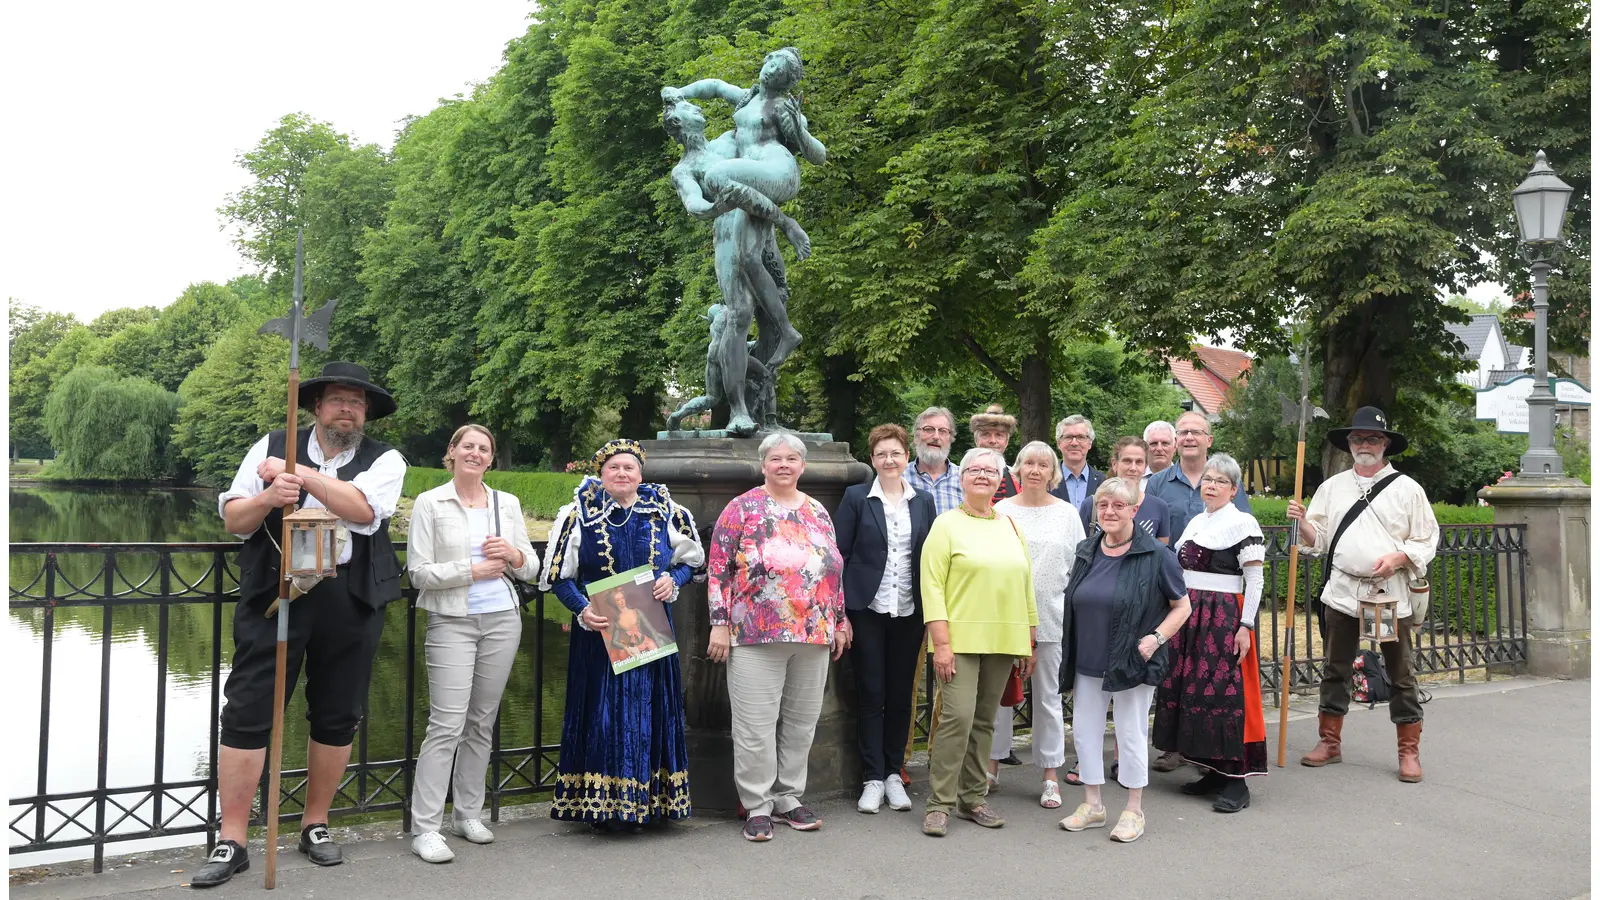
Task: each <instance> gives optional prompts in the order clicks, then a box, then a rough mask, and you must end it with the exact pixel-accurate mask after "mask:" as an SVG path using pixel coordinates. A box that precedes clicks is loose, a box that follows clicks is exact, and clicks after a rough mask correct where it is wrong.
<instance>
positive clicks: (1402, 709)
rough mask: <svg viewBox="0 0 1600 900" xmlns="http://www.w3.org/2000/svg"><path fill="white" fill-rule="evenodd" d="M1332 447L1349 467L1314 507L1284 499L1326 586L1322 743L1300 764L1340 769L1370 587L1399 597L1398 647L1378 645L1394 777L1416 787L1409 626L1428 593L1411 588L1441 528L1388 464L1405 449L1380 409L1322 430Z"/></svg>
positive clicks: (1416, 726) (1418, 735)
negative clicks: (1396, 764) (1395, 755)
mask: <svg viewBox="0 0 1600 900" xmlns="http://www.w3.org/2000/svg"><path fill="white" fill-rule="evenodd" d="M1328 443H1330V444H1332V445H1333V446H1335V447H1337V448H1339V449H1340V450H1343V451H1345V452H1347V453H1349V454H1350V455H1351V456H1352V457H1353V458H1354V461H1355V468H1353V469H1349V470H1347V471H1344V472H1340V473H1339V474H1337V475H1335V476H1333V477H1332V478H1329V479H1328V480H1327V481H1324V482H1323V483H1322V485H1321V486H1320V487H1318V488H1317V493H1316V495H1315V496H1313V497H1312V498H1311V506H1310V507H1309V508H1303V507H1301V505H1300V502H1299V498H1295V499H1294V500H1291V501H1289V518H1290V519H1293V520H1295V521H1297V522H1299V523H1300V540H1301V541H1302V542H1303V543H1304V544H1305V545H1306V548H1307V549H1308V550H1309V551H1310V552H1311V553H1312V554H1313V555H1316V556H1321V557H1324V558H1325V559H1327V561H1328V564H1327V566H1326V568H1325V570H1324V571H1325V574H1326V577H1325V578H1324V580H1323V586H1322V597H1321V599H1322V602H1323V604H1324V605H1325V606H1326V613H1325V621H1326V623H1327V629H1328V630H1327V634H1326V636H1325V638H1324V651H1325V655H1326V656H1327V665H1325V666H1324V667H1323V673H1322V692H1321V698H1320V700H1319V703H1318V709H1317V733H1318V738H1319V740H1318V742H1317V746H1316V748H1315V749H1313V750H1312V751H1311V752H1310V753H1307V754H1306V755H1305V756H1303V757H1301V759H1300V763H1301V764H1302V765H1307V766H1312V767H1319V766H1325V765H1328V764H1329V763H1336V762H1340V761H1341V759H1342V757H1341V755H1340V739H1341V734H1342V729H1343V727H1344V716H1345V713H1346V712H1348V711H1349V709H1350V686H1351V677H1352V675H1353V674H1354V672H1355V656H1356V651H1357V650H1358V649H1359V648H1360V641H1361V638H1360V635H1361V620H1360V619H1359V616H1360V613H1361V609H1360V603H1361V600H1362V598H1364V597H1366V596H1368V595H1369V593H1370V592H1371V591H1373V590H1374V589H1376V590H1381V591H1383V592H1384V593H1387V594H1388V595H1389V596H1390V597H1397V598H1399V608H1398V609H1397V610H1396V612H1395V631H1396V635H1395V636H1396V638H1398V639H1397V640H1393V641H1384V642H1382V643H1380V644H1379V647H1380V648H1381V649H1382V651H1383V665H1384V669H1385V671H1386V672H1387V673H1388V676H1389V681H1390V684H1391V689H1392V692H1391V696H1390V698H1389V720H1390V721H1391V722H1393V723H1394V726H1395V735H1396V740H1397V741H1398V744H1399V759H1400V780H1401V781H1406V782H1416V781H1421V780H1422V760H1421V757H1420V755H1419V752H1420V751H1419V749H1418V744H1419V743H1420V742H1421V740H1422V702H1421V700H1420V698H1419V696H1418V693H1417V676H1416V675H1415V674H1414V673H1413V672H1412V671H1411V645H1412V641H1411V629H1412V626H1413V625H1416V624H1420V622H1421V620H1422V619H1424V618H1425V617H1426V615H1427V607H1426V605H1425V604H1426V602H1427V601H1426V599H1425V598H1426V594H1425V593H1413V590H1412V588H1413V582H1414V581H1417V580H1420V579H1426V578H1427V577H1428V565H1429V564H1430V563H1432V562H1433V557H1434V554H1435V553H1436V552H1437V551H1438V546H1439V521H1438V520H1437V519H1436V518H1434V515H1433V507H1432V506H1431V505H1429V503H1428V496H1427V495H1426V494H1425V493H1423V491H1422V485H1419V484H1417V483H1416V482H1415V481H1413V480H1412V479H1411V478H1409V477H1408V476H1405V475H1401V474H1400V473H1399V472H1396V471H1395V470H1394V466H1392V465H1390V464H1389V463H1388V461H1387V457H1390V456H1394V455H1397V454H1399V453H1401V452H1403V451H1404V450H1405V449H1406V446H1407V444H1408V442H1407V440H1406V436H1405V435H1403V434H1401V433H1400V432H1398V431H1394V430H1392V429H1390V428H1389V421H1388V419H1387V418H1386V417H1385V416H1384V414H1383V410H1380V409H1378V408H1377V407H1375V406H1363V407H1361V408H1360V409H1358V410H1356V414H1355V416H1354V418H1353V419H1352V421H1351V423H1350V427H1348V428H1335V429H1333V430H1332V431H1330V432H1328Z"/></svg>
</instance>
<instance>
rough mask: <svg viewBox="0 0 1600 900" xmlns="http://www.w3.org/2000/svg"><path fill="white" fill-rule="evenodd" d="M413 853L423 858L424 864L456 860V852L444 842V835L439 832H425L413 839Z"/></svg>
mask: <svg viewBox="0 0 1600 900" xmlns="http://www.w3.org/2000/svg"><path fill="white" fill-rule="evenodd" d="M411 852H412V853H415V854H416V855H418V856H420V857H422V861H423V862H431V863H447V862H449V861H450V860H452V859H455V858H456V853H455V851H454V850H451V849H450V845H449V844H446V843H445V842H444V835H442V834H440V833H439V832H437V831H429V832H425V833H423V834H419V835H417V836H416V837H414V838H412V839H411Z"/></svg>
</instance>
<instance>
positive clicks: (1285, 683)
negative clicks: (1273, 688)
mask: <svg viewBox="0 0 1600 900" xmlns="http://www.w3.org/2000/svg"><path fill="white" fill-rule="evenodd" d="M1305 474H1306V426H1305V422H1304V420H1303V419H1302V421H1301V423H1300V445H1299V447H1297V448H1296V449H1295V453H1294V499H1295V501H1296V502H1299V500H1300V491H1301V488H1302V487H1303V482H1302V479H1304V478H1305ZM1289 526H1290V527H1289V615H1288V618H1286V619H1285V620H1284V622H1285V624H1284V629H1283V657H1282V659H1280V660H1279V661H1278V690H1279V694H1278V768H1280V769H1281V768H1283V762H1284V757H1285V756H1287V755H1288V753H1289V679H1290V677H1291V676H1292V675H1293V673H1294V669H1292V668H1290V662H1289V658H1290V657H1291V656H1292V655H1293V654H1294V625H1295V618H1294V599H1295V596H1296V594H1295V580H1296V576H1298V575H1299V574H1300V523H1299V522H1290V523H1289Z"/></svg>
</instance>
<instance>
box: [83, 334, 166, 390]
mask: <svg viewBox="0 0 1600 900" xmlns="http://www.w3.org/2000/svg"><path fill="white" fill-rule="evenodd" d="M89 330H90V331H93V330H94V326H93V325H90V326H89ZM160 356H161V346H160V341H159V339H158V337H157V330H156V324H155V323H154V322H139V323H137V324H134V325H128V326H125V327H123V328H121V329H119V330H117V331H114V332H111V333H110V334H109V335H108V336H106V337H105V338H103V339H102V340H101V341H100V342H99V343H97V344H96V345H95V346H94V349H92V350H90V351H89V352H88V353H86V354H84V357H83V359H82V360H81V361H80V362H79V365H90V366H106V367H108V368H111V369H114V370H115V371H116V372H117V374H118V375H122V376H124V377H129V378H147V379H150V380H155V379H154V374H155V367H156V365H157V363H158V362H159V361H160Z"/></svg>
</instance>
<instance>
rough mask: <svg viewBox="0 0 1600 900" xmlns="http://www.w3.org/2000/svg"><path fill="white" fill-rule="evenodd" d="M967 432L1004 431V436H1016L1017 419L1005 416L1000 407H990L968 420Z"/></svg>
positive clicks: (1003, 410)
mask: <svg viewBox="0 0 1600 900" xmlns="http://www.w3.org/2000/svg"><path fill="white" fill-rule="evenodd" d="M967 430H969V431H971V432H972V433H973V434H977V433H978V432H980V431H1004V432H1005V433H1006V434H1016V433H1017V417H1016V416H1008V415H1006V411H1005V409H1003V408H1002V407H999V406H991V407H989V408H988V409H986V410H984V411H983V412H981V413H978V414H977V415H975V416H973V417H972V418H971V419H968V420H967Z"/></svg>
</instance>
